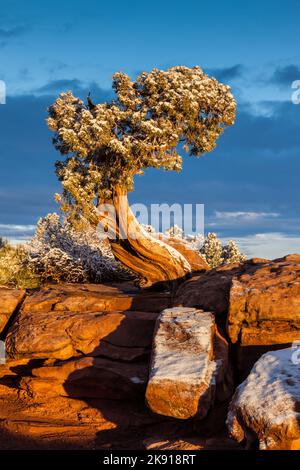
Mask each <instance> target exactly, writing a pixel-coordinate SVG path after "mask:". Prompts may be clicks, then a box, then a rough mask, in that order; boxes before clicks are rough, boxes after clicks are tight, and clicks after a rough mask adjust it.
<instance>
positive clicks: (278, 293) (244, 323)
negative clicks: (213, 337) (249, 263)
mask: <svg viewBox="0 0 300 470" xmlns="http://www.w3.org/2000/svg"><path fill="white" fill-rule="evenodd" d="M227 325H228V326H227V329H228V333H229V336H230V338H231V341H232V342H233V343H236V342H237V341H238V340H240V342H241V344H242V345H247V346H248V345H251V346H252V345H268V344H284V343H290V342H292V341H294V340H297V339H300V255H288V256H285V257H284V258H280V259H277V260H274V261H267V262H265V263H262V264H260V265H258V266H257V269H255V270H254V271H253V270H252V271H250V272H247V271H246V272H244V273H241V274H240V275H239V276H237V277H235V278H234V279H233V280H232V285H231V288H230V297H229V309H228V320H227Z"/></svg>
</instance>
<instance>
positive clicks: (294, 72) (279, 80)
mask: <svg viewBox="0 0 300 470" xmlns="http://www.w3.org/2000/svg"><path fill="white" fill-rule="evenodd" d="M294 80H300V67H299V66H298V65H287V66H285V67H277V68H276V69H275V71H274V73H273V75H272V77H271V83H275V84H276V85H279V86H280V87H282V86H284V87H285V86H291V84H292V82H293V81H294Z"/></svg>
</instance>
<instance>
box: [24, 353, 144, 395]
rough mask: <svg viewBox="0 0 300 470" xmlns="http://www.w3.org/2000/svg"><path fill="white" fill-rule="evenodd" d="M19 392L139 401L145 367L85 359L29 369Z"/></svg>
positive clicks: (91, 358)
mask: <svg viewBox="0 0 300 470" xmlns="http://www.w3.org/2000/svg"><path fill="white" fill-rule="evenodd" d="M31 375H32V376H31V377H24V378H22V380H21V382H20V390H21V391H22V390H23V391H25V393H26V394H28V395H29V396H31V397H36V398H39V397H41V396H44V395H47V396H48V397H57V396H64V397H71V398H109V399H110V400H128V399H130V400H134V399H137V398H139V399H143V397H144V393H145V388H146V383H147V379H148V364H147V363H136V364H124V363H122V362H115V361H111V360H109V359H104V358H98V357H97V358H93V357H85V358H80V359H74V360H71V361H67V362H61V363H59V362H58V363H56V364H55V365H53V366H51V365H49V366H45V367H40V368H36V369H32V371H31Z"/></svg>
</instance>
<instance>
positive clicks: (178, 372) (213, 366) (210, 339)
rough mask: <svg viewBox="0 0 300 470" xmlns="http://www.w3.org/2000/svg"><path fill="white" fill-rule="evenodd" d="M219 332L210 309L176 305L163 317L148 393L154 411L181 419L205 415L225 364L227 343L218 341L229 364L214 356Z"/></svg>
mask: <svg viewBox="0 0 300 470" xmlns="http://www.w3.org/2000/svg"><path fill="white" fill-rule="evenodd" d="M215 336H216V325H215V321H214V316H213V315H212V314H211V313H210V312H204V311H202V310H197V309H195V308H183V307H178V308H171V309H166V310H164V311H163V312H162V313H161V314H160V315H159V317H158V319H157V325H156V330H155V335H154V344H153V352H152V360H151V367H150V378H149V382H148V386H147V391H146V400H147V403H148V405H149V407H150V408H151V409H152V411H154V412H155V413H158V414H161V415H165V416H170V417H174V418H180V419H187V418H191V417H195V416H197V418H204V417H205V416H206V415H207V413H208V411H209V409H210V408H211V406H212V404H213V403H214V401H215V399H216V385H217V384H219V383H220V381H222V379H223V378H224V375H225V374H224V372H225V368H226V366H227V350H226V351H225V350H224V347H225V344H226V342H225V341H224V343H222V346H220V345H219V348H220V351H221V350H222V353H221V356H222V357H223V359H225V358H226V363H225V361H224V360H223V359H221V357H219V358H217V357H215V351H214V338H215ZM222 348H223V349H222ZM225 349H226V348H225ZM226 372H228V374H227V376H228V377H227V378H228V379H229V376H230V373H229V371H228V369H227V371H226ZM224 390H225V388H224ZM222 398H224V396H223V397H222ZM227 398H228V395H227Z"/></svg>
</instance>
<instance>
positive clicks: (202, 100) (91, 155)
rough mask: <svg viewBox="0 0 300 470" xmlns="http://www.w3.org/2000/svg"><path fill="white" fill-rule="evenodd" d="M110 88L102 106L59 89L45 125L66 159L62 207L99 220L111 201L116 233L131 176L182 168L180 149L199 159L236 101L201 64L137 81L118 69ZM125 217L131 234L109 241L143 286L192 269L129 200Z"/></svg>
mask: <svg viewBox="0 0 300 470" xmlns="http://www.w3.org/2000/svg"><path fill="white" fill-rule="evenodd" d="M113 89H114V91H115V95H116V97H115V99H113V100H112V101H111V102H108V103H100V104H94V103H93V102H92V100H91V99H90V98H88V100H87V103H84V102H83V101H82V100H81V99H79V98H76V97H75V96H73V94H72V93H71V92H67V93H62V94H61V95H60V96H59V97H58V98H57V100H56V101H55V103H54V104H53V105H52V106H50V108H49V118H48V125H49V127H50V129H51V130H52V131H54V132H55V137H54V144H55V147H56V148H57V149H58V150H59V151H60V153H61V154H62V156H63V157H64V159H63V160H60V161H59V162H58V163H57V164H56V172H57V175H58V177H59V179H60V181H61V183H62V186H63V193H62V195H61V196H60V198H61V203H62V208H63V210H64V211H66V212H67V213H68V214H69V216H70V217H73V218H76V217H78V216H80V215H83V216H84V217H85V218H88V219H89V220H91V221H92V222H94V223H95V224H97V222H98V221H99V214H98V212H97V210H96V209H97V206H98V205H99V204H100V203H101V202H104V201H105V202H108V201H111V202H112V203H113V204H114V206H115V209H116V215H117V221H118V223H117V234H118V233H119V231H120V230H121V229H122V228H124V227H122V224H123V220H124V217H122V214H121V212H120V211H121V208H120V203H119V199H120V196H123V198H124V197H126V194H127V192H128V191H132V190H133V183H134V176H135V175H137V174H142V173H143V172H144V171H145V169H147V168H150V167H151V168H159V169H164V170H168V171H170V170H175V171H177V172H179V171H180V170H181V169H182V156H181V154H180V152H181V150H184V151H185V152H187V153H188V154H190V155H192V156H196V157H198V156H201V155H203V154H204V153H207V152H210V151H212V150H213V149H214V148H215V146H216V140H217V139H218V137H219V136H220V135H221V134H222V133H223V131H224V129H225V128H226V127H227V126H230V125H232V124H233V123H234V118H235V109H236V103H235V100H234V98H233V96H232V94H231V92H230V87H229V86H227V85H224V84H222V83H219V82H218V81H217V80H216V79H215V78H213V77H209V76H208V75H206V74H205V73H204V72H203V71H202V70H201V68H200V67H198V66H197V67H193V68H188V67H172V68H170V69H169V70H166V71H163V70H158V69H153V70H152V71H151V72H149V73H147V72H143V73H141V75H139V77H138V78H137V79H136V80H135V81H132V80H131V79H130V78H129V77H128V76H127V75H126V74H124V73H121V72H118V73H116V74H115V75H114V76H113ZM126 215H127V217H126V220H127V224H128V226H129V230H127V229H128V227H127V228H126V231H128V232H129V235H128V238H127V239H125V240H123V239H120V238H118V237H117V238H116V239H115V238H114V237H112V238H111V240H110V241H111V246H112V249H113V252H114V254H115V256H116V258H118V259H119V260H120V261H121V262H123V263H124V264H125V265H126V266H127V267H129V268H131V269H133V270H134V271H135V272H136V273H138V274H139V276H140V282H141V285H145V286H150V285H152V284H155V283H157V282H161V281H172V280H174V279H177V278H182V277H184V276H185V275H186V274H187V273H188V272H189V271H190V270H191V268H190V266H189V263H188V262H187V260H186V259H185V258H184V257H183V256H182V255H181V254H180V253H178V252H177V251H176V250H174V249H171V248H170V247H168V246H167V245H166V244H165V243H163V242H161V241H159V240H155V239H153V237H151V235H150V234H147V233H146V231H144V230H143V229H142V227H141V226H140V225H139V224H138V222H137V220H136V219H135V218H134V216H133V214H132V212H131V210H130V208H129V206H128V204H126ZM102 222H103V221H102Z"/></svg>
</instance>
